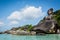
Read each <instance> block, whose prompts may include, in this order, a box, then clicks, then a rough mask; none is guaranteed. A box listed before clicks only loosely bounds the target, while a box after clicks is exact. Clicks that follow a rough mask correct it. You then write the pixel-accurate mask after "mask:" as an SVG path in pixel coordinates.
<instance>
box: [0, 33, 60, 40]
mask: <svg viewBox="0 0 60 40" xmlns="http://www.w3.org/2000/svg"><path fill="white" fill-rule="evenodd" d="M0 40H60V34H47V35H34V36H32V35H24V36H22V35H11V34H0Z"/></svg>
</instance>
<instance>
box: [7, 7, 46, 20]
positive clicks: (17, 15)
mask: <svg viewBox="0 0 60 40" xmlns="http://www.w3.org/2000/svg"><path fill="white" fill-rule="evenodd" d="M44 15H45V14H44V13H43V12H42V7H34V6H28V7H25V8H23V9H21V10H19V11H14V12H12V13H11V14H10V15H9V16H8V19H9V20H23V19H26V20H28V19H29V20H30V19H36V18H39V17H42V16H44Z"/></svg>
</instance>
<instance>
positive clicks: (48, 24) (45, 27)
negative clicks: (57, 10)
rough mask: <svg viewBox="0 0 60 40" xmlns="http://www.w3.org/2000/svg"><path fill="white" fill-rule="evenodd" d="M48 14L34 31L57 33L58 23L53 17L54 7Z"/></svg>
mask: <svg viewBox="0 0 60 40" xmlns="http://www.w3.org/2000/svg"><path fill="white" fill-rule="evenodd" d="M47 13H48V16H46V17H44V19H43V20H42V21H41V22H39V23H38V24H37V25H36V26H35V27H34V28H33V31H36V33H56V31H57V30H56V24H57V22H56V21H55V20H54V18H53V13H54V12H53V8H51V9H49V10H48V12H47Z"/></svg>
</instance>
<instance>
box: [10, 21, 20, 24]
mask: <svg viewBox="0 0 60 40" xmlns="http://www.w3.org/2000/svg"><path fill="white" fill-rule="evenodd" d="M16 24H19V22H18V21H10V25H16Z"/></svg>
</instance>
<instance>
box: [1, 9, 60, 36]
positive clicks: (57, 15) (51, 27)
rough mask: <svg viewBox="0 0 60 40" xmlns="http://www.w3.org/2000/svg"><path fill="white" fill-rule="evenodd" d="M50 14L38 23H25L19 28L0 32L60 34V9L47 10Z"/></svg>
mask: <svg viewBox="0 0 60 40" xmlns="http://www.w3.org/2000/svg"><path fill="white" fill-rule="evenodd" d="M47 14H48V16H46V17H44V18H43V20H41V21H39V23H38V24H37V25H34V26H32V24H28V25H24V26H22V27H18V28H12V29H11V30H7V31H5V32H0V34H4V33H6V34H16V35H40V34H60V10H57V11H53V8H50V9H49V10H48V11H47Z"/></svg>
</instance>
